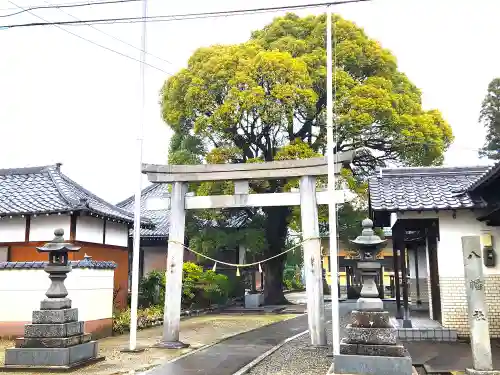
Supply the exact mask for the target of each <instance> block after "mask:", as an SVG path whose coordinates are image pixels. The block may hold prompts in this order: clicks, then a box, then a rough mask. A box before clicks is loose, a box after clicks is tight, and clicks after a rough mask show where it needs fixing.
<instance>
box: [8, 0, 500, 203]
mask: <svg viewBox="0 0 500 375" xmlns="http://www.w3.org/2000/svg"><path fill="white" fill-rule="evenodd" d="M64 1H67V2H76V0H63V1H61V0H46V1H44V0H13V2H14V3H16V4H17V5H19V6H22V7H26V6H29V5H47V2H50V3H61V2H64ZM306 2H307V0H289V1H285V0H267V1H266V0H253V1H252V2H248V1H240V0H233V1H229V0H211V1H206V0H205V1H203V0H185V1H166V0H149V14H150V15H168V14H179V13H186V12H203V11H211V10H230V9H237V8H240V9H241V8H249V7H252V8H253V7H259V6H265V7H270V6H278V5H288V4H304V3H306ZM9 8H10V9H9ZM0 9H1V10H0V15H1V14H8V13H11V12H13V11H15V10H16V9H15V7H14V5H12V4H11V3H9V1H8V0H0ZM336 10H337V11H338V12H339V13H340V14H341V15H342V16H343V17H345V18H347V19H349V20H352V21H354V22H355V23H357V24H358V25H359V26H361V27H363V28H364V29H365V30H366V32H367V33H368V35H369V36H370V37H372V38H375V39H377V40H379V41H380V42H381V43H382V45H383V46H384V47H386V48H389V49H390V50H392V52H393V53H394V54H395V56H396V57H397V58H398V63H399V68H400V69H401V70H402V71H404V72H405V73H407V74H408V76H409V77H410V79H411V80H412V81H413V82H414V83H415V84H416V85H417V86H418V87H420V88H421V89H422V91H423V99H424V106H425V107H426V108H438V109H439V110H441V111H442V113H443V115H444V117H445V118H446V119H447V120H448V121H449V123H450V124H451V126H452V127H453V132H454V135H455V137H456V141H455V144H454V145H453V147H452V148H451V149H450V151H449V152H448V153H447V155H446V164H448V165H473V164H479V163H484V161H480V160H479V159H478V158H477V148H479V147H481V145H482V143H483V139H484V130H483V128H482V126H481V125H480V124H478V120H477V118H478V113H479V109H480V105H481V101H482V99H483V97H484V95H485V93H486V88H487V85H488V83H489V82H490V80H491V79H492V78H494V77H498V76H500V49H498V45H497V44H498V43H497V39H498V38H497V37H498V35H500V23H499V22H498V14H499V13H500V2H499V1H498V0H481V1H472V0H373V2H371V3H361V4H351V5H343V6H341V7H337V8H336ZM64 11H65V12H68V13H70V14H71V15H73V16H75V17H77V18H80V19H86V18H87V19H88V18H108V17H126V16H140V15H141V7H140V4H138V3H135V4H134V3H129V4H120V5H116V4H115V5H111V6H103V5H100V6H94V7H85V8H66V9H64ZM320 11H321V10H308V11H300V12H299V13H300V14H301V15H306V14H310V13H315V12H316V13H318V12H320ZM34 12H35V13H36V14H37V15H38V16H40V17H43V18H45V19H47V20H51V21H53V20H74V18H72V17H71V16H69V15H67V14H65V13H63V12H61V11H60V10H55V9H51V10H36V11H34ZM283 14H284V13H283V12H281V13H267V14H259V15H246V16H238V17H228V18H219V19H204V20H190V21H182V22H179V21H178V22H156V23H149V24H148V39H147V50H148V52H150V53H151V54H152V55H155V56H157V57H160V58H161V59H158V58H156V57H153V56H151V55H148V58H147V61H148V63H150V64H152V65H155V66H156V67H158V68H160V69H162V70H164V71H166V72H169V73H175V72H176V71H177V70H178V69H180V68H181V67H183V66H185V64H186V61H187V59H188V58H189V57H190V55H191V54H192V53H193V52H194V50H195V49H197V48H198V47H201V46H208V45H211V44H223V43H238V42H243V41H245V40H246V39H248V37H249V35H250V32H251V31H252V30H255V29H258V28H261V27H263V26H264V25H265V24H267V23H269V22H271V20H272V19H273V17H276V16H279V15H283ZM39 21H40V19H37V18H36V17H35V16H34V15H31V14H28V13H24V14H20V15H17V16H13V17H0V25H6V24H11V23H25V22H39ZM96 27H97V28H98V29H100V30H102V31H104V32H106V33H108V34H111V35H113V36H114V37H117V38H119V39H122V40H123V41H126V42H127V43H129V44H132V45H134V46H137V47H138V46H140V35H141V34H140V33H141V28H140V25H139V24H126V25H117V24H115V25H102V26H101V25H99V26H96ZM66 29H67V30H69V31H71V32H73V33H76V34H78V35H80V36H82V37H84V38H87V39H89V40H91V41H93V42H95V43H98V44H101V45H104V46H106V47H108V48H111V49H114V50H116V51H119V52H120V53H123V54H125V55H129V56H131V57H134V58H136V59H139V57H140V51H139V50H138V49H134V48H132V47H130V46H127V45H126V44H123V43H120V42H118V41H117V40H115V39H112V38H111V37H109V36H107V35H104V34H102V33H100V32H98V31H96V30H95V29H92V28H90V27H88V26H69V27H66ZM0 50H1V56H2V58H1V59H0V124H1V126H2V133H1V143H0V168H12V167H25V166H35V165H46V164H53V163H56V162H62V163H63V167H62V168H63V172H64V173H66V174H67V175H68V176H70V177H71V178H73V179H74V180H76V181H77V182H79V183H80V184H82V185H83V186H84V187H86V188H87V189H89V190H91V191H92V192H94V193H95V194H97V195H99V196H101V197H102V198H104V199H107V200H108V201H111V202H113V203H116V202H118V201H120V200H121V199H124V198H126V197H128V196H129V195H132V194H133V192H134V189H135V186H136V184H135V176H136V174H137V172H138V165H137V162H136V156H135V155H136V154H135V144H136V141H135V139H136V134H137V132H136V128H137V124H138V122H139V121H140V113H141V111H140V108H141V101H140V85H139V77H140V74H139V73H140V69H139V63H138V62H136V61H133V60H131V59H128V58H126V57H123V56H119V55H117V54H115V53H113V52H110V51H108V50H105V49H103V48H100V47H98V46H96V45H93V44H91V43H90V42H88V41H85V40H82V39H79V38H78V37H76V36H74V35H70V34H68V33H66V32H64V31H62V30H61V29H57V28H56V27H46V26H45V27H30V28H17V29H10V30H0ZM164 60H167V61H168V62H166V61H164ZM166 78H167V74H166V73H163V72H161V71H158V70H155V69H152V68H149V67H147V68H146V114H145V140H144V162H148V163H165V162H166V161H167V159H166V157H167V148H168V139H169V135H170V132H169V130H168V128H167V126H166V125H165V124H164V123H163V121H162V119H161V117H160V109H159V105H158V100H159V95H158V94H159V90H160V88H161V86H162V84H163V82H164V80H165V79H166ZM145 183H147V182H146V181H145Z"/></svg>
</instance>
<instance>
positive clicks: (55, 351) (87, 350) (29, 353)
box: [4, 341, 99, 370]
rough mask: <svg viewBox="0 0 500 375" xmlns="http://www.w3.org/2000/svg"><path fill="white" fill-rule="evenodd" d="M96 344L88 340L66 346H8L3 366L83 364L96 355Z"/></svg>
mask: <svg viewBox="0 0 500 375" xmlns="http://www.w3.org/2000/svg"><path fill="white" fill-rule="evenodd" d="M98 352H99V349H98V344H97V342H96V341H89V342H86V343H85V344H80V345H75V346H71V347H68V348H8V349H6V350H5V366H4V367H5V368H16V367H19V368H26V367H27V366H29V367H38V366H39V367H54V368H55V369H59V370H60V369H61V368H60V367H68V368H70V367H72V366H73V365H76V364H78V365H83V364H85V362H87V361H92V360H95V359H96V358H97V357H98Z"/></svg>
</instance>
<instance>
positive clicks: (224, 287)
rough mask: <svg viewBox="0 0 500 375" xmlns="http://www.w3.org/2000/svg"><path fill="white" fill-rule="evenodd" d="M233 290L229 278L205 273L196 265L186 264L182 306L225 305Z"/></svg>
mask: <svg viewBox="0 0 500 375" xmlns="http://www.w3.org/2000/svg"><path fill="white" fill-rule="evenodd" d="M230 288H231V285H230V283H229V280H228V278H227V276H225V275H220V274H216V273H215V272H213V271H212V270H209V271H203V268H202V267H201V266H198V265H196V264H194V263H190V262H187V263H184V267H183V278H182V305H183V306H184V307H192V306H198V307H208V306H210V305H211V304H214V303H219V304H222V303H225V302H226V301H227V298H228V293H229V290H230Z"/></svg>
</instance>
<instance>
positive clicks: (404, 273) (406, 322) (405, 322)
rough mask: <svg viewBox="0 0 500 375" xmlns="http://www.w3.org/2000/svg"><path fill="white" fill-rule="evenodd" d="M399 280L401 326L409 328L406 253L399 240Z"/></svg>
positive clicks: (404, 245) (402, 243) (403, 245)
mask: <svg viewBox="0 0 500 375" xmlns="http://www.w3.org/2000/svg"><path fill="white" fill-rule="evenodd" d="M401 245H402V246H401V280H402V282H403V307H404V315H403V328H411V327H412V326H411V318H410V307H409V305H408V272H407V271H408V270H407V269H406V266H407V254H408V250H407V249H406V244H405V243H404V242H401Z"/></svg>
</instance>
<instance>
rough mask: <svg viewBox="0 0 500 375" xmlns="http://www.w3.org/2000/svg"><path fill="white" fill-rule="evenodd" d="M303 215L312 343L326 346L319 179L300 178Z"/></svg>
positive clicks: (301, 210)
mask: <svg viewBox="0 0 500 375" xmlns="http://www.w3.org/2000/svg"><path fill="white" fill-rule="evenodd" d="M300 215H301V222H302V238H303V239H304V240H306V242H305V243H304V245H303V247H304V266H305V271H306V295H307V315H308V323H309V333H310V336H311V344H312V345H326V331H325V308H324V304H325V302H324V299H323V280H322V267H321V242H320V239H319V224H318V206H317V205H316V178H315V177H311V176H304V177H302V178H301V179H300ZM335 276H336V275H335Z"/></svg>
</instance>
